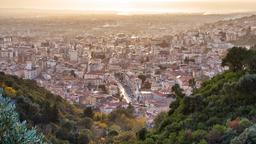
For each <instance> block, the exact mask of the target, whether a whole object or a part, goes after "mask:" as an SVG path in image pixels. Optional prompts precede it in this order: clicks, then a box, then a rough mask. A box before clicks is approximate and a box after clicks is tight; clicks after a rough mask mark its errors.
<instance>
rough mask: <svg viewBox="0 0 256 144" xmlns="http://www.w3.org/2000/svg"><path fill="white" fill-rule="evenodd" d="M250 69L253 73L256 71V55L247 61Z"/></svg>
mask: <svg viewBox="0 0 256 144" xmlns="http://www.w3.org/2000/svg"><path fill="white" fill-rule="evenodd" d="M247 67H248V71H249V72H251V73H256V56H252V57H251V58H249V59H248V61H247Z"/></svg>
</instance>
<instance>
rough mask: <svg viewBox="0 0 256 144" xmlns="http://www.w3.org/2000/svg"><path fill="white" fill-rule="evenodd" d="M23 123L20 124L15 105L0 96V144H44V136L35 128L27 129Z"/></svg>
mask: <svg viewBox="0 0 256 144" xmlns="http://www.w3.org/2000/svg"><path fill="white" fill-rule="evenodd" d="M27 127H28V125H27V124H26V122H25V121H23V122H20V121H19V116H18V113H16V112H15V104H14V103H13V102H11V100H10V99H8V98H4V97H2V96H0V143H1V144H46V141H45V140H44V136H43V135H42V134H40V133H38V132H37V131H36V129H35V128H32V129H28V128H27Z"/></svg>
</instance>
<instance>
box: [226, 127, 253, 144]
mask: <svg viewBox="0 0 256 144" xmlns="http://www.w3.org/2000/svg"><path fill="white" fill-rule="evenodd" d="M254 143H256V125H253V126H251V127H249V128H247V129H245V130H244V132H243V133H241V134H240V135H239V136H237V137H235V138H234V139H233V140H231V144H254Z"/></svg>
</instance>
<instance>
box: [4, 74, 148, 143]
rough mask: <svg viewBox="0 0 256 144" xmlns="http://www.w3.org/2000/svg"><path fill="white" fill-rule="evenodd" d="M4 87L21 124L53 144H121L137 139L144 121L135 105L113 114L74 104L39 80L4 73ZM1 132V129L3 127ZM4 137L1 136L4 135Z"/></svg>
mask: <svg viewBox="0 0 256 144" xmlns="http://www.w3.org/2000/svg"><path fill="white" fill-rule="evenodd" d="M0 88H4V94H3V95H4V96H5V97H9V98H11V100H12V101H13V102H14V103H15V105H16V109H15V111H17V113H18V115H19V118H20V121H26V122H27V123H28V125H29V126H30V127H36V129H37V130H38V131H39V132H42V133H43V134H44V135H45V137H46V139H47V141H48V142H49V143H53V144H69V143H70V144H88V143H121V142H129V141H135V140H136V132H137V131H138V130H140V129H142V128H143V126H144V124H145V119H144V118H136V117H135V116H134V115H133V113H134V108H133V106H131V105H129V106H128V107H127V108H122V107H120V108H118V109H117V110H115V111H113V112H112V113H110V114H109V115H105V114H103V113H100V112H99V111H97V110H93V109H91V108H86V107H83V106H79V105H73V104H70V103H68V102H67V101H66V100H64V99H62V98H61V97H60V96H57V95H54V94H52V93H50V92H49V91H47V90H46V89H45V88H42V87H39V86H38V85H37V84H36V82H35V81H31V80H23V79H20V78H18V77H16V76H11V75H6V74H4V73H2V72H0ZM0 131H1V128H0ZM0 136H1V135H0Z"/></svg>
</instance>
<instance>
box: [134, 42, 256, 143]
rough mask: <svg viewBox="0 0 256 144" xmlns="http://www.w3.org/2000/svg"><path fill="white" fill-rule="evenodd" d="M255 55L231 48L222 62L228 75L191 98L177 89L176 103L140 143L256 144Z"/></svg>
mask: <svg viewBox="0 0 256 144" xmlns="http://www.w3.org/2000/svg"><path fill="white" fill-rule="evenodd" d="M255 57H256V52H255V51H254V50H246V49H243V48H237V47H235V48H232V49H231V50H229V53H228V54H227V56H226V57H225V58H224V59H223V63H222V64H223V66H228V67H229V68H230V70H229V71H226V72H224V73H223V74H219V75H217V76H215V77H214V78H212V79H210V80H208V81H205V82H204V83H203V84H202V87H201V88H199V89H197V90H195V91H194V93H193V94H192V95H190V96H185V95H184V94H183V91H182V89H181V88H180V87H179V86H178V85H175V86H174V87H173V89H172V90H173V91H174V92H175V94H176V101H175V102H173V103H172V104H171V105H170V111H169V112H168V113H166V114H161V116H160V117H162V120H159V119H161V118H158V120H156V122H157V124H156V126H155V128H154V129H153V132H147V134H146V137H145V138H143V139H139V141H138V143H145V144H147V143H158V144H166V143H170V144H192V143H199V144H207V143H208V144H229V143H232V144H247V143H256V136H255V125H256V74H255V73H256V71H255V70H256V67H255V64H256V61H255V59H256V58H255Z"/></svg>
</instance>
